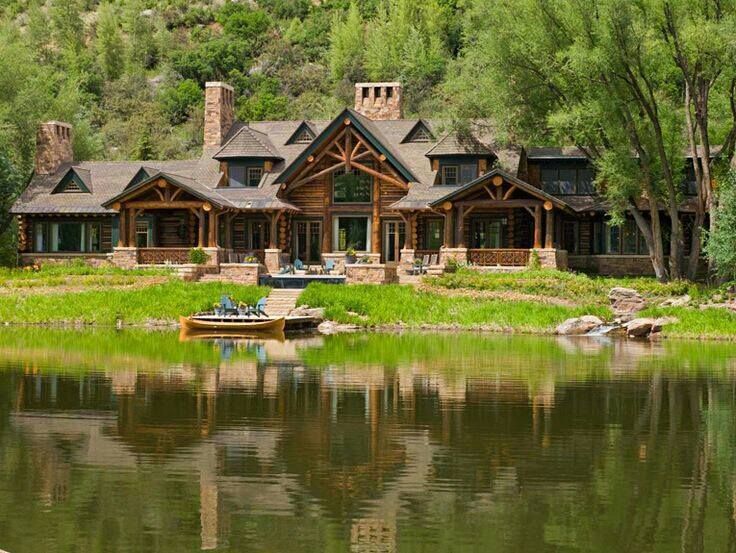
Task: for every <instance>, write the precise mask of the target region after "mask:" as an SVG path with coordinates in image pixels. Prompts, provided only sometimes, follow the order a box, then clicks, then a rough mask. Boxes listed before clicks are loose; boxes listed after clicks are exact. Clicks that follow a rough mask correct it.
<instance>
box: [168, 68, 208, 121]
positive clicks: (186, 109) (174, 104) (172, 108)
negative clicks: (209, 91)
mask: <svg viewBox="0 0 736 553" xmlns="http://www.w3.org/2000/svg"><path fill="white" fill-rule="evenodd" d="M203 99H204V94H203V92H202V88H201V87H200V86H199V84H197V82H196V81H193V80H191V79H185V80H183V81H181V82H179V83H177V84H176V86H172V87H168V88H164V89H163V90H162V91H161V92H160V93H159V101H160V102H161V107H162V109H163V110H164V112H165V113H166V114H167V115H168V117H169V120H170V121H171V123H172V124H174V125H176V124H179V123H183V122H184V121H186V119H187V118H188V117H189V114H190V112H191V110H192V108H193V107H195V106H197V105H199V104H201V103H202V101H203Z"/></svg>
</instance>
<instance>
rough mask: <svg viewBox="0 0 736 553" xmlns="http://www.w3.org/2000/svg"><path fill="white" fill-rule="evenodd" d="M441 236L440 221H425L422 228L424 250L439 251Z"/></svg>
mask: <svg viewBox="0 0 736 553" xmlns="http://www.w3.org/2000/svg"><path fill="white" fill-rule="evenodd" d="M443 234H444V221H443V220H442V219H427V220H426V222H425V226H424V249H425V250H439V249H440V248H441V247H442V240H443V236H442V235H443Z"/></svg>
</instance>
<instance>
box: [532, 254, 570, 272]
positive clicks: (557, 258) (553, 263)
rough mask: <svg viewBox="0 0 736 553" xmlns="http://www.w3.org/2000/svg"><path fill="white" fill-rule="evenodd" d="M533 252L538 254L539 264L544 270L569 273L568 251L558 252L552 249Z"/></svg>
mask: <svg viewBox="0 0 736 553" xmlns="http://www.w3.org/2000/svg"><path fill="white" fill-rule="evenodd" d="M532 252H537V255H538V256H539V264H540V265H541V267H542V268H543V269H557V270H559V271H567V268H568V257H567V250H558V249H556V248H551V249H540V250H532Z"/></svg>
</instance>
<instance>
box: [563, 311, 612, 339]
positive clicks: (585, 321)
mask: <svg viewBox="0 0 736 553" xmlns="http://www.w3.org/2000/svg"><path fill="white" fill-rule="evenodd" d="M602 324H603V321H602V320H600V319H599V318H598V317H596V316H594V315H584V316H582V317H575V318H573V319H567V320H566V321H565V322H563V323H561V324H560V325H559V326H558V327H557V328H556V329H555V333H557V334H559V335H561V336H580V335H582V334H587V333H588V332H590V331H591V330H593V329H594V328H598V327H599V326H601V325H602Z"/></svg>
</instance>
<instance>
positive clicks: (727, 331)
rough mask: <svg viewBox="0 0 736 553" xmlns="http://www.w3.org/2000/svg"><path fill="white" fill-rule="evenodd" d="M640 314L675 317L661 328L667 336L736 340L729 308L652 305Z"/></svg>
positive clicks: (734, 319) (733, 316)
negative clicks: (671, 322)
mask: <svg viewBox="0 0 736 553" xmlns="http://www.w3.org/2000/svg"><path fill="white" fill-rule="evenodd" d="M640 316H642V317H676V318H677V320H678V322H676V323H674V324H671V325H666V326H665V327H664V328H663V330H662V333H663V334H664V336H667V337H671V338H710V339H714V338H717V339H722V340H736V313H734V312H733V311H731V310H729V309H724V308H711V309H692V308H687V307H662V308H659V307H654V308H650V309H646V310H644V311H642V312H641V313H640Z"/></svg>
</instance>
